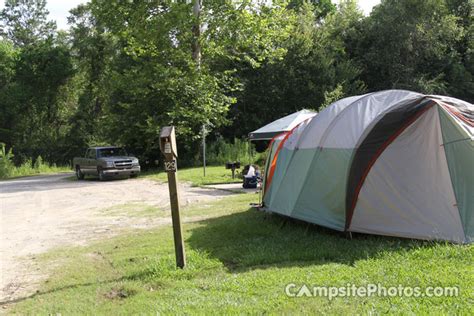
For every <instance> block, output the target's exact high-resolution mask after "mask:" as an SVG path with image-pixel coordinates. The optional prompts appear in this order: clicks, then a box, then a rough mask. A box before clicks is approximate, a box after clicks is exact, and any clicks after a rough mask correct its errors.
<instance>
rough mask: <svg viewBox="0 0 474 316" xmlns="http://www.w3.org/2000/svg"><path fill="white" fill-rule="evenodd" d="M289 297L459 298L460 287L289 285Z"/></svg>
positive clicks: (286, 291)
mask: <svg viewBox="0 0 474 316" xmlns="http://www.w3.org/2000/svg"><path fill="white" fill-rule="evenodd" d="M285 294H286V296H288V297H327V298H328V299H329V300H332V299H334V298H336V297H371V296H380V297H456V296H459V287H458V286H448V287H446V286H445V287H442V286H428V287H425V288H422V287H419V286H403V285H401V284H399V285H397V286H384V285H382V284H380V283H378V284H370V283H369V284H367V285H363V286H357V285H355V284H351V283H348V284H346V286H308V285H306V284H303V285H297V284H295V283H289V284H287V285H286V286H285Z"/></svg>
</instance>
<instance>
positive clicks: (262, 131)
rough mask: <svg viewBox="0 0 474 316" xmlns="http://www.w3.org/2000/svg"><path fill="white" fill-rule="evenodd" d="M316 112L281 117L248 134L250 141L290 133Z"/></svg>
mask: <svg viewBox="0 0 474 316" xmlns="http://www.w3.org/2000/svg"><path fill="white" fill-rule="evenodd" d="M316 114H317V112H314V111H311V110H301V111H298V112H295V113H293V114H290V115H287V116H285V117H282V118H280V119H278V120H276V121H273V122H271V123H269V124H267V125H265V126H263V127H261V128H259V129H257V130H255V131H253V132H251V133H249V139H250V140H268V139H272V138H273V137H275V136H276V135H278V134H281V133H283V132H287V131H291V130H292V129H293V128H294V127H295V126H297V125H298V124H299V123H301V122H303V121H304V120H306V119H308V118H311V117H313V116H315V115H316Z"/></svg>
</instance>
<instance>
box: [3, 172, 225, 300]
mask: <svg viewBox="0 0 474 316" xmlns="http://www.w3.org/2000/svg"><path fill="white" fill-rule="evenodd" d="M71 175H72V174H60V175H48V176H36V177H27V178H20V179H15V180H9V181H1V182H0V220H1V221H0V258H1V259H0V269H1V282H0V303H2V302H3V303H4V302H6V301H10V300H14V299H18V298H20V297H24V296H25V295H29V294H31V293H32V292H34V291H35V290H36V288H37V287H38V284H39V282H40V281H41V280H43V279H44V278H45V277H46V276H45V272H44V271H40V270H39V268H38V267H37V265H36V264H35V256H36V255H37V254H40V253H42V252H45V251H47V250H48V249H51V248H53V247H56V246H64V245H81V244H86V243H87V242H88V241H91V240H96V239H100V238H106V237H110V236H113V235H115V234H117V233H119V232H120V231H123V230H124V229H128V228H140V227H143V228H147V227H153V226H156V225H159V224H169V223H170V219H169V217H157V218H156V219H153V218H150V217H149V218H137V217H133V216H129V217H127V216H115V217H113V216H112V217H111V216H110V215H106V214H103V212H101V210H104V209H107V208H110V207H112V206H115V205H122V204H130V203H140V204H147V205H153V206H157V207H158V208H159V209H162V210H166V209H169V195H168V186H167V185H166V184H161V183H158V182H155V181H151V180H143V179H127V180H114V181H105V182H100V181H97V180H85V181H75V180H71ZM180 194H181V196H180V198H181V204H182V205H186V204H189V203H194V202H198V201H209V200H212V199H217V198H220V197H222V196H224V195H228V194H229V193H226V192H224V191H221V190H212V189H202V188H193V187H191V186H189V185H181V187H180Z"/></svg>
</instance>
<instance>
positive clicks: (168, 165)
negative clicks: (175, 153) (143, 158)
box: [165, 160, 176, 172]
mask: <svg viewBox="0 0 474 316" xmlns="http://www.w3.org/2000/svg"><path fill="white" fill-rule="evenodd" d="M165 171H167V172H176V160H171V161H165Z"/></svg>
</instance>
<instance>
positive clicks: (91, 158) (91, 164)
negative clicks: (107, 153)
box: [87, 149, 97, 174]
mask: <svg viewBox="0 0 474 316" xmlns="http://www.w3.org/2000/svg"><path fill="white" fill-rule="evenodd" d="M87 168H88V169H89V173H92V174H96V173H97V153H96V149H90V150H89V155H88V157H87Z"/></svg>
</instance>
